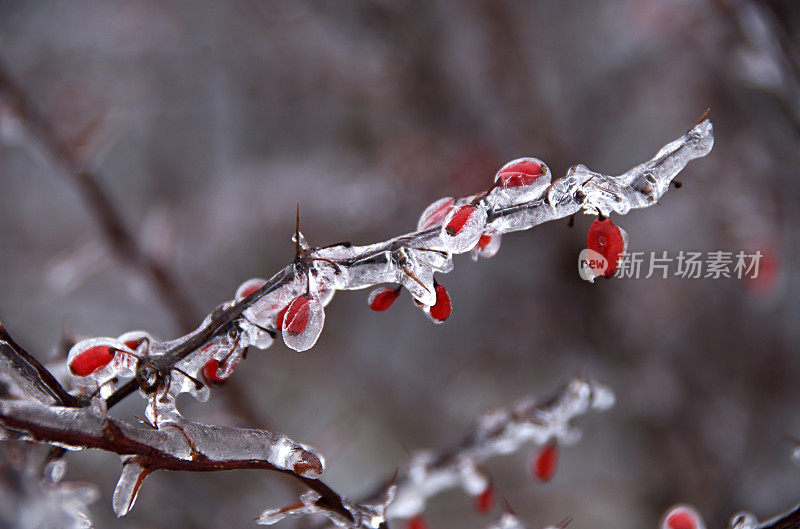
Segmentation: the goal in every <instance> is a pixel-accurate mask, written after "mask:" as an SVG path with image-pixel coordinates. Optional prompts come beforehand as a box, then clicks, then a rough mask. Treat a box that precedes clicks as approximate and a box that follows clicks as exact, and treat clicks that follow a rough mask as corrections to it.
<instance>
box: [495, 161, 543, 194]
mask: <svg viewBox="0 0 800 529" xmlns="http://www.w3.org/2000/svg"><path fill="white" fill-rule="evenodd" d="M540 176H542V166H541V165H539V164H538V163H537V162H535V161H533V160H523V161H521V162H517V163H515V164H512V165H509V166H507V167H503V168H502V169H500V171H498V173H497V175H496V176H495V177H494V179H495V182H498V183H499V184H500V187H504V188H509V187H520V186H527V185H531V184H532V183H534V182H535V181H536V180H538V179H539V177H540Z"/></svg>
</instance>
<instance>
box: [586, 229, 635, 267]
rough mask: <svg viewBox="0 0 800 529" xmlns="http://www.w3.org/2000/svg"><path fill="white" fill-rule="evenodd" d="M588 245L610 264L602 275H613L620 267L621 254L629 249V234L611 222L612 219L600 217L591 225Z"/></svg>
mask: <svg viewBox="0 0 800 529" xmlns="http://www.w3.org/2000/svg"><path fill="white" fill-rule="evenodd" d="M586 247H587V248H588V249H590V250H594V251H595V252H597V253H599V254H600V255H602V256H603V258H605V260H606V261H607V262H608V266H607V267H606V269H605V271H604V272H603V273H602V274H601V275H602V276H603V277H611V276H613V275H614V273H615V272H616V271H617V268H618V267H619V261H620V254H622V253H625V252H626V251H627V250H628V234H627V233H625V230H623V229H622V228H620V227H618V226H616V225H615V224H614V223H613V222H611V219H603V220H600V219H599V218H598V219H595V220H594V222H592V225H591V226H590V227H589V236H588V237H587V240H586Z"/></svg>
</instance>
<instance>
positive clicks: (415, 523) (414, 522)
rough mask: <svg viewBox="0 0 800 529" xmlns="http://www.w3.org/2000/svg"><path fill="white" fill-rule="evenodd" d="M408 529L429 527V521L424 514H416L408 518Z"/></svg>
mask: <svg viewBox="0 0 800 529" xmlns="http://www.w3.org/2000/svg"><path fill="white" fill-rule="evenodd" d="M407 529H428V522H426V521H425V518H423V517H422V516H414V517H413V518H411V519H410V520H408V528H407Z"/></svg>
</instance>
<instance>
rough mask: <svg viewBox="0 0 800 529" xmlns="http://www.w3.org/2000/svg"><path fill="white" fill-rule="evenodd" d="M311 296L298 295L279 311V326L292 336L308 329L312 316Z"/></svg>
mask: <svg viewBox="0 0 800 529" xmlns="http://www.w3.org/2000/svg"><path fill="white" fill-rule="evenodd" d="M310 302H311V296H310V295H308V294H303V295H301V296H297V297H296V298H294V299H293V300H292V302H291V303H289V304H288V305H286V307H284V308H283V309H282V310H281V311H280V312H279V313H278V322H277V323H278V327H279V328H280V329H281V330H282V331H283V332H285V333H288V334H289V335H290V336H297V335H298V334H300V333H302V332H303V331H305V330H306V327H307V326H308V320H309V319H310V317H311V305H310Z"/></svg>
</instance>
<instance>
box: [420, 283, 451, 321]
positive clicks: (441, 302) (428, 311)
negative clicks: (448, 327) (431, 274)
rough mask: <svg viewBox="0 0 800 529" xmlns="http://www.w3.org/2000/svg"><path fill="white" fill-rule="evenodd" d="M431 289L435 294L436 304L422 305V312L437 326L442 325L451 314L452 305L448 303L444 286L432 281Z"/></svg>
mask: <svg viewBox="0 0 800 529" xmlns="http://www.w3.org/2000/svg"><path fill="white" fill-rule="evenodd" d="M433 288H434V291H435V292H436V303H434V304H433V305H423V306H422V310H423V311H424V312H425V315H426V316H427V317H428V319H429V320H431V321H432V322H433V323H435V324H437V325H438V324H440V323H444V320H446V319H447V318H449V317H450V314H451V313H452V312H453V304H452V303H451V301H450V294H448V293H447V289H446V288H444V285H442V284H441V283H439V282H438V281H435V280H434V282H433Z"/></svg>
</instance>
